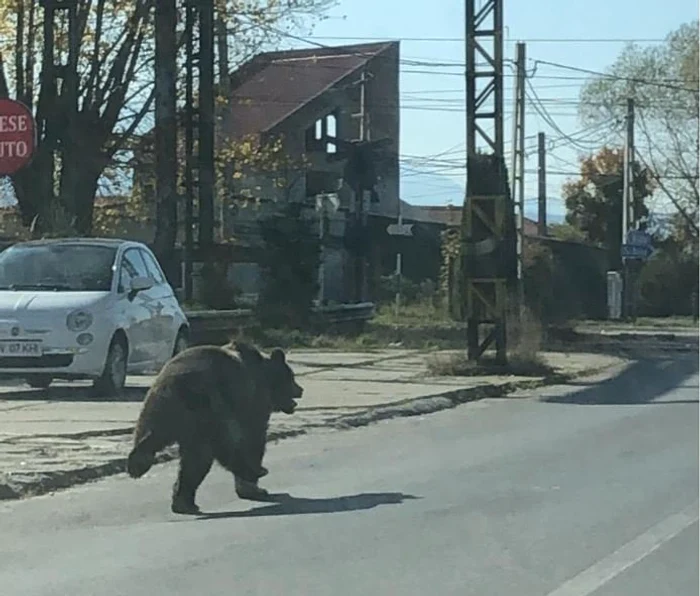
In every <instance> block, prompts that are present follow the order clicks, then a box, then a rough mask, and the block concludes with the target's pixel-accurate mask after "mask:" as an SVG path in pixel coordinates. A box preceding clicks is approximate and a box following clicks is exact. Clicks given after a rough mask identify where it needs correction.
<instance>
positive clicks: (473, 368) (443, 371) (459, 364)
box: [427, 352, 555, 377]
mask: <svg viewBox="0 0 700 596" xmlns="http://www.w3.org/2000/svg"><path fill="white" fill-rule="evenodd" d="M427 364H428V370H429V371H430V373H431V374H433V375H435V376H439V377H480V376H490V375H499V376H500V375H513V376H517V377H547V376H549V375H552V374H553V373H554V372H555V370H554V368H552V367H551V366H550V365H549V364H547V362H546V361H545V360H544V358H542V356H541V355H540V354H538V353H532V354H518V353H512V354H509V355H508V362H507V363H506V364H499V363H498V362H496V359H495V357H493V356H486V357H483V358H482V359H481V360H480V361H479V362H475V361H474V360H469V359H468V357H467V354H466V352H460V353H458V354H439V355H435V356H431V357H430V358H428V363H427Z"/></svg>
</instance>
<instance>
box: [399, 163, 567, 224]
mask: <svg viewBox="0 0 700 596" xmlns="http://www.w3.org/2000/svg"><path fill="white" fill-rule="evenodd" d="M401 199H402V200H404V201H405V202H406V203H410V204H411V205H436V206H438V205H449V204H450V203H451V204H452V205H455V206H461V205H462V204H463V203H464V186H463V184H460V183H458V182H457V181H456V180H455V179H454V178H451V177H449V176H442V175H440V174H430V173H427V172H425V173H414V172H412V171H408V172H406V171H404V172H402V173H401ZM547 207H548V209H547V219H548V220H549V223H562V222H563V221H564V212H563V211H562V205H561V201H559V200H557V199H554V198H550V199H549V200H548V201H547ZM525 217H528V218H530V219H533V220H536V219H537V204H536V203H533V202H532V201H528V202H526V205H525Z"/></svg>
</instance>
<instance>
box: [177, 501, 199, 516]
mask: <svg viewBox="0 0 700 596" xmlns="http://www.w3.org/2000/svg"><path fill="white" fill-rule="evenodd" d="M170 509H171V511H172V512H173V513H178V514H181V515H199V514H200V513H201V511H200V510H199V507H197V505H196V504H195V503H194V502H193V501H188V500H186V499H182V498H178V497H176V498H174V499H173V502H172V504H171V505H170Z"/></svg>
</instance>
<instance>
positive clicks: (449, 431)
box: [0, 354, 698, 596]
mask: <svg viewBox="0 0 700 596" xmlns="http://www.w3.org/2000/svg"><path fill="white" fill-rule="evenodd" d="M572 390H573V391H575V393H571V391H572ZM567 392H568V393H567ZM697 400H698V377H697V354H688V355H685V356H683V355H674V356H672V357H669V359H667V360H665V361H660V360H657V361H649V362H643V363H641V364H639V365H636V366H634V367H633V368H632V369H631V370H630V371H629V372H627V373H625V374H623V375H622V376H621V377H619V378H618V379H616V380H614V381H610V382H606V383H603V384H600V385H597V386H584V385H581V386H576V387H573V388H572V387H570V388H569V389H566V390H565V389H563V388H550V389H548V390H546V391H545V392H544V393H540V394H538V395H536V396H534V395H530V396H528V395H525V394H523V395H521V396H520V397H519V398H511V399H504V400H486V401H482V402H476V403H473V404H469V405H466V406H463V407H460V408H457V409H454V410H448V411H444V412H441V413H437V414H433V415H430V416H425V417H422V418H407V419H402V420H393V421H387V422H384V423H380V424H377V425H374V426H371V427H367V428H364V429H358V430H352V431H347V432H332V433H325V434H315V435H310V436H307V437H302V438H299V439H294V440H289V441H284V442H282V443H279V444H277V445H272V446H271V447H270V450H269V455H268V459H267V460H266V461H267V465H268V467H269V468H270V475H269V477H267V478H266V479H265V485H266V486H267V487H268V488H269V489H271V490H273V491H279V492H280V493H288V495H287V496H280V497H279V501H280V502H279V503H273V504H255V503H250V502H244V501H240V500H238V499H237V498H236V497H235V494H234V491H233V483H232V481H231V479H230V478H229V477H228V476H227V475H226V474H224V473H223V472H222V471H221V470H220V469H215V470H214V472H213V473H212V474H211V475H210V477H209V478H208V479H207V480H206V481H205V483H204V484H203V486H202V488H201V490H200V496H199V504H200V506H201V507H202V509H203V510H204V511H206V512H207V513H208V514H209V515H207V516H205V517H204V518H189V517H183V516H175V515H172V514H171V513H170V511H169V493H170V486H171V484H172V481H173V478H174V473H175V468H174V466H173V465H172V464H169V465H165V466H158V467H157V468H155V469H154V470H152V471H151V472H150V473H149V474H148V475H147V476H146V477H145V478H143V479H141V480H139V481H134V480H131V479H128V478H126V477H123V476H121V477H114V478H109V479H106V480H104V481H101V482H98V483H95V484H92V485H88V486H83V487H80V488H76V489H73V490H69V491H65V492H62V493H59V494H56V495H53V496H47V497H39V498H35V499H29V500H26V501H16V502H6V503H4V504H2V505H0V593H1V594H3V596H15V595H18V596H19V595H22V596H39V595H41V596H47V595H50V594H51V595H61V596H64V595H66V596H68V595H70V596H95V595H98V594H99V595H100V596H111V595H115V596H116V595H120V596H122V595H124V594H128V595H129V596H141V595H144V596H146V595H147V596H154V595H156V594H158V595H161V594H163V595H179V594H207V595H219V594H221V595H230V594H236V595H243V594H260V595H265V596H268V595H273V594H280V595H282V594H284V595H299V596H302V595H304V596H316V595H318V596H329V595H333V596H349V595H363V596H366V595H371V594H377V595H379V594H400V595H402V596H414V595H415V596H418V595H421V596H423V595H425V594H430V595H435V596H443V595H445V596H451V595H455V596H457V595H459V596H465V595H471V594H474V595H486V594H495V595H504V596H505V595H510V594H513V595H516V594H517V595H518V596H588V595H595V596H623V595H624V596H636V595H639V594H650V595H651V594H653V595H654V596H663V595H669V596H670V595H673V596H685V595H688V596H695V595H696V594H697V593H698V591H697V589H698V406H697Z"/></svg>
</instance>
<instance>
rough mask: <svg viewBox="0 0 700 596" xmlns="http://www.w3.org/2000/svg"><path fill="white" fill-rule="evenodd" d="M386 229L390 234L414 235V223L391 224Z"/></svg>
mask: <svg viewBox="0 0 700 596" xmlns="http://www.w3.org/2000/svg"><path fill="white" fill-rule="evenodd" d="M386 231H387V232H388V233H389V235H390V236H413V224H389V225H388V226H387V227H386Z"/></svg>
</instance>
